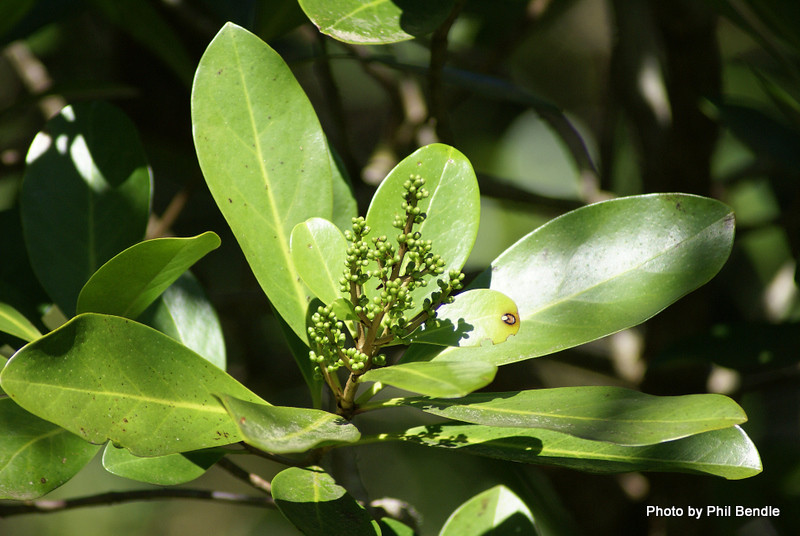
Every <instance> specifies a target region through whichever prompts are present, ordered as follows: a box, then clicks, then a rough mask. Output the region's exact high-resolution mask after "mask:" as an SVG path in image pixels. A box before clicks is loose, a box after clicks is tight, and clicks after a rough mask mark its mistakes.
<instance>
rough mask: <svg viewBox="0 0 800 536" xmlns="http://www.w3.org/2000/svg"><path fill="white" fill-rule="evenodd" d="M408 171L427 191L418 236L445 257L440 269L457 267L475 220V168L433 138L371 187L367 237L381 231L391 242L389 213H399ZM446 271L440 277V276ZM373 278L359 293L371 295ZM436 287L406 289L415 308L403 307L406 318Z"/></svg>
mask: <svg viewBox="0 0 800 536" xmlns="http://www.w3.org/2000/svg"><path fill="white" fill-rule="evenodd" d="M411 175H421V176H422V177H423V178H424V179H425V189H427V190H428V192H429V194H430V195H429V196H428V197H427V198H425V199H422V200H420V202H419V207H420V208H421V209H422V211H423V212H426V213H427V219H425V221H424V222H423V223H422V224H420V225H418V226H416V227H415V229H417V230H419V232H420V233H421V234H422V239H423V240H431V241H432V243H433V244H432V245H433V249H432V252H433V253H435V254H438V255H440V256H441V258H442V259H443V260H444V261H445V263H446V265H445V266H444V269H445V272H444V273H445V274H447V272H448V271H449V270H460V269H461V268H462V267H463V266H464V263H465V262H466V260H467V257H469V254H470V251H472V246H473V245H474V244H475V238H476V237H477V236H478V223H479V220H480V193H479V191H478V182H477V179H476V178H475V172H474V171H473V170H472V165H471V164H470V163H469V160H467V158H466V157H465V156H464V155H463V154H461V153H460V152H459V151H457V150H456V149H454V148H452V147H449V146H447V145H442V144H439V143H436V144H433V145H427V146H425V147H422V148H421V149H418V150H416V151H415V152H414V153H412V154H411V155H409V156H408V157H406V158H404V159H403V160H402V161H401V162H400V163H399V164H397V166H395V168H394V169H392V171H391V172H390V173H389V175H388V176H387V177H386V179H385V180H384V181H383V182H382V183H381V185H380V187H379V188H378V190H377V191H376V192H375V195H374V197H373V198H372V202H371V203H370V205H369V210H368V211H367V218H366V219H367V225H368V226H369V227H370V229H371V231H370V234H369V236H368V238H372V237H379V236H386V237H388V238H389V240H390V241H392V243H393V245H394V246H395V247H397V242H396V241H395V239H396V237H397V235H398V234H399V232H400V231H399V230H398V229H397V228H395V227H393V226H392V222H393V221H394V218H395V216H402V215H403V214H404V211H403V209H402V208H401V205H402V203H403V197H402V196H403V192H404V191H405V190H404V189H403V183H404V182H406V181H407V180H408V179H409V177H410V176H411ZM446 277H447V276H446V275H444V276H442V277H441V279H446ZM377 286H378V282H372V283H368V284H367V285H366V286H365V288H364V292H365V294H366V295H367V296H369V297H372V296H374V295H376V294H377V290H376V287H377ZM437 290H438V287H437V285H436V284H435V283H433V282H431V283H430V284H429V285H428V286H427V287H420V288H418V289H417V290H416V291H414V292H413V293H412V297H413V299H414V302H415V304H416V309H414V310H411V311H408V312H406V316H407V317H409V318H410V317H412V316H414V314H416V312H418V311H419V310H421V309H422V304H423V301H424V299H425V298H426V297H428V296H430V294H431V293H432V292H435V291H437Z"/></svg>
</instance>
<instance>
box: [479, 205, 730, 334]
mask: <svg viewBox="0 0 800 536" xmlns="http://www.w3.org/2000/svg"><path fill="white" fill-rule="evenodd" d="M730 214H731V213H730V212H728V213H727V214H725V216H723V217H722V218H719V219H717V220H715V221H713V222H712V223H711V224H709V225H707V226H706V227H704V228H703V229H701V230H700V231H698V232H696V233H695V234H694V235H693V236H691V237H690V238H688V239H686V240H682V241H680V242H677V243H676V244H674V245H672V246H670V247H669V248H665V249H664V250H662V251H661V252H659V253H658V254H657V255H653V256H651V257H649V258H647V259H645V260H643V261H642V262H640V263H638V264H636V265H635V266H631V267H630V268H628V269H627V270H625V271H622V272H616V273H615V274H614V275H613V276H611V277H608V278H606V279H603V280H602V281H598V282H597V283H595V284H594V285H592V286H590V287H585V288H583V289H581V290H580V291H578V292H574V293H572V294H570V295H568V296H564V297H562V298H559V299H557V300H554V301H550V302H548V303H546V304H545V305H543V306H541V307H539V308H538V309H534V310H532V311H529V312H527V313H526V314H525V316H523V317H522V320H530V319H532V318H533V317H534V316H537V315H539V314H541V313H543V312H545V311H547V310H549V309H552V308H555V307H557V306H559V305H562V304H564V303H568V302H570V301H574V300H575V298H576V297H577V296H581V295H583V294H587V293H589V292H590V291H592V290H594V289H596V288H598V287H600V286H602V285H605V284H607V283H609V282H610V281H613V280H614V279H618V278H620V277H623V276H625V275H627V274H629V273H631V272H633V271H635V270H638V269H640V268H641V267H642V266H644V265H645V264H648V263H650V262H653V261H654V260H655V259H658V258H659V257H662V256H664V255H666V254H667V253H669V252H670V251H672V250H674V249H676V248H678V247H681V246H683V245H684V244H688V243H691V242H692V241H694V240H697V239H698V237H700V236H701V235H704V234H705V233H706V231H708V230H709V229H711V228H712V227H714V226H715V225H717V224H719V222H721V221H724V220H725V219H726V218H728V217H729V216H730ZM498 260H499V259H498ZM490 269H491V268H490ZM490 288H491V287H490ZM494 290H497V289H494Z"/></svg>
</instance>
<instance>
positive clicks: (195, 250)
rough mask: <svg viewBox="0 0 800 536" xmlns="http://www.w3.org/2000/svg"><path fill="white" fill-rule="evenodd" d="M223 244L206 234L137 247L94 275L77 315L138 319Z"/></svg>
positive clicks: (156, 241)
mask: <svg viewBox="0 0 800 536" xmlns="http://www.w3.org/2000/svg"><path fill="white" fill-rule="evenodd" d="M219 243H220V241H219V237H218V236H217V235H216V234H214V233H212V232H206V233H203V234H201V235H198V236H195V237H193V238H156V239H154V240H146V241H144V242H140V243H138V244H136V245H133V246H131V247H129V248H128V249H126V250H125V251H123V252H121V253H119V254H118V255H116V256H115V257H114V258H113V259H111V260H109V261H108V262H107V263H105V264H104V265H103V266H101V267H100V269H99V270H97V272H95V273H94V275H92V277H91V278H90V279H89V281H88V282H87V283H86V285H84V287H83V290H81V293H80V295H79V296H78V308H77V312H78V314H81V313H103V314H108V315H116V316H124V317H125V318H131V319H134V318H136V317H138V316H139V315H140V314H141V313H142V312H143V311H144V310H145V309H147V307H148V306H149V305H150V304H151V303H153V301H155V299H156V298H158V297H159V296H160V295H161V293H162V292H164V291H165V290H166V289H167V287H169V286H170V285H171V284H172V283H173V282H174V281H175V280H176V279H178V277H180V275H181V274H182V273H183V272H185V271H186V270H188V269H189V267H191V266H192V265H193V264H194V263H196V262H197V261H198V260H200V259H201V258H203V257H204V256H205V255H206V254H207V253H208V252H209V251H212V250H214V249H216V248H218V247H219Z"/></svg>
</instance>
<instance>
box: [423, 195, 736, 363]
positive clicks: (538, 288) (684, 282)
mask: <svg viewBox="0 0 800 536" xmlns="http://www.w3.org/2000/svg"><path fill="white" fill-rule="evenodd" d="M733 232H734V219H733V213H732V212H731V209H730V208H729V207H727V206H726V205H724V204H722V203H720V202H718V201H715V200H713V199H707V198H703V197H698V196H693V195H688V194H655V195H645V196H635V197H626V198H620V199H615V200H611V201H605V202H602V203H597V204H595V205H589V206H586V207H582V208H579V209H577V210H574V211H572V212H569V213H567V214H565V215H563V216H561V217H559V218H556V219H554V220H552V221H550V222H549V223H547V224H545V225H543V226H542V227H540V228H538V229H537V230H535V231H533V232H532V233H530V234H529V235H527V236H525V237H524V238H522V239H521V240H520V241H519V242H517V243H516V244H514V245H513V246H512V247H510V248H509V249H508V250H506V251H505V252H504V253H503V254H502V255H500V256H499V257H498V258H497V259H496V260H495V261H494V262H493V263H492V265H491V266H490V267H489V269H487V270H486V271H485V272H484V273H483V274H481V275H480V276H479V277H478V278H477V279H476V280H475V281H474V282H473V284H472V285H471V286H473V287H478V288H481V287H488V288H491V289H494V290H497V291H500V292H503V293H504V294H507V295H508V296H510V297H511V299H513V300H514V302H515V303H516V304H517V307H518V308H519V313H520V329H519V333H517V334H516V335H515V336H514V337H512V338H511V339H510V340H508V341H506V342H505V343H504V344H501V345H497V346H483V347H480V348H447V349H446V350H444V351H443V352H442V353H441V354H439V356H438V357H437V358H436V359H447V360H451V359H452V360H465V361H472V360H480V361H486V362H488V363H493V364H495V365H504V364H507V363H514V362H516V361H522V360H525V359H530V358H533V357H539V356H542V355H547V354H551V353H553V352H557V351H559V350H563V349H565V348H570V347H573V346H577V345H579V344H583V343H585V342H589V341H592V340H595V339H598V338H600V337H604V336H606V335H610V334H612V333H616V332H618V331H620V330H623V329H626V328H629V327H631V326H635V325H637V324H639V323H641V322H644V321H645V320H647V319H648V318H650V317H652V316H653V315H655V314H656V313H658V312H660V311H661V310H663V309H664V308H665V307H667V306H668V305H670V304H671V303H673V302H675V301H676V300H678V299H679V298H681V297H682V296H684V295H685V294H687V293H689V292H691V291H692V290H694V289H696V288H697V287H699V286H701V285H703V284H705V283H706V282H707V281H709V280H710V279H711V278H712V277H713V276H714V275H715V274H716V273H717V272H718V271H719V269H720V268H721V267H722V265H723V264H724V263H725V261H726V259H727V258H728V255H729V254H730V250H731V244H732V242H733Z"/></svg>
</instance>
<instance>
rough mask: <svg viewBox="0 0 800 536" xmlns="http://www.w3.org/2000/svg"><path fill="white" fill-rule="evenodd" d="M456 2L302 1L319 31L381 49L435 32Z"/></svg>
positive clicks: (301, 4)
mask: <svg viewBox="0 0 800 536" xmlns="http://www.w3.org/2000/svg"><path fill="white" fill-rule="evenodd" d="M452 6H453V1H452V0H446V1H443V2H442V1H439V2H426V1H424V0H403V1H402V2H397V1H394V0H372V1H367V0H300V7H302V8H303V11H305V13H306V15H307V16H308V18H309V19H311V22H313V23H314V25H315V26H316V27H317V28H319V31H320V32H322V33H324V34H326V35H329V36H331V37H333V38H334V39H337V40H339V41H344V42H345V43H355V44H359V45H377V44H381V43H395V42H398V41H406V40H408V39H413V38H414V37H417V36H422V35H426V34H429V33H431V32H433V30H435V29H436V27H437V26H439V25H440V24H441V23H442V22H444V20H445V19H446V18H447V15H448V13H450V9H451V8H452Z"/></svg>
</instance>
